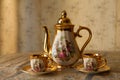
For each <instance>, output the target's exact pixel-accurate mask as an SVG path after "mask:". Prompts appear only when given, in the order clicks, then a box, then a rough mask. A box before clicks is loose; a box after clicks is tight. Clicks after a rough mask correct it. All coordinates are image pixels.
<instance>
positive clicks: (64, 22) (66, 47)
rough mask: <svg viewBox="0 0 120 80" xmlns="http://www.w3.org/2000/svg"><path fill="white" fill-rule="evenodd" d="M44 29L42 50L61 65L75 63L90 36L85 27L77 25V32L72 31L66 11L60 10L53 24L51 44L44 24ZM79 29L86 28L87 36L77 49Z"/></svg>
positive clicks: (90, 33) (72, 26)
mask: <svg viewBox="0 0 120 80" xmlns="http://www.w3.org/2000/svg"><path fill="white" fill-rule="evenodd" d="M44 29H45V39H44V51H45V52H47V53H49V56H50V58H52V59H53V61H55V62H56V63H57V64H59V65H61V66H70V65H73V64H75V63H76V62H77V61H78V59H80V58H81V59H82V55H81V54H82V53H83V51H84V49H85V47H86V46H87V44H88V43H89V42H90V40H91V38H92V32H91V30H90V29H89V28H87V27H82V26H79V29H78V30H77V32H73V29H74V25H73V24H72V23H71V21H70V19H69V18H68V17H67V13H66V11H65V10H64V11H62V13H61V17H60V18H59V20H58V21H57V24H56V25H55V30H56V34H55V38H54V41H53V45H52V47H51V45H50V39H49V32H48V29H47V27H46V26H44ZM81 30H87V31H88V32H89V37H88V39H87V40H86V42H85V43H84V45H83V47H82V48H81V49H79V47H78V45H77V42H76V40H75V38H76V37H82V36H81V35H80V34H79V32H80V31H81Z"/></svg>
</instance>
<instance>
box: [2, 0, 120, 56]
mask: <svg viewBox="0 0 120 80" xmlns="http://www.w3.org/2000/svg"><path fill="white" fill-rule="evenodd" d="M0 3H1V4H0V8H1V9H0V54H7V53H16V52H30V51H41V50H43V41H44V31H43V29H42V26H44V25H46V26H48V29H49V32H50V34H51V43H52V41H53V37H54V25H55V24H56V22H57V20H58V18H59V17H60V13H61V11H62V10H66V11H67V13H68V17H69V18H70V19H71V22H72V23H73V24H74V25H75V31H76V30H77V28H78V26H79V25H82V26H87V27H88V28H90V29H91V30H92V32H93V38H92V40H91V42H90V43H89V45H88V46H87V47H86V50H98V51H101V50H104V51H115V50H120V37H119V35H120V11H119V8H120V1H119V0H47V1H45V0H0ZM81 34H83V36H84V35H85V36H84V37H83V38H81V39H78V38H77V42H78V45H79V47H81V45H82V44H83V43H84V41H85V40H86V38H87V36H88V33H87V32H86V31H82V32H81Z"/></svg>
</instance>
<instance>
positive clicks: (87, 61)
mask: <svg viewBox="0 0 120 80" xmlns="http://www.w3.org/2000/svg"><path fill="white" fill-rule="evenodd" d="M106 64H107V62H106V59H105V58H103V57H102V56H101V55H100V54H97V53H96V54H93V53H85V54H83V65H84V69H85V70H87V71H97V70H98V69H99V68H102V67H104V66H105V65H106Z"/></svg>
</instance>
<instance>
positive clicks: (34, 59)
mask: <svg viewBox="0 0 120 80" xmlns="http://www.w3.org/2000/svg"><path fill="white" fill-rule="evenodd" d="M30 65H31V69H32V70H33V71H35V72H42V71H45V70H46V68H47V66H48V57H45V56H41V55H39V54H33V55H31V56H30Z"/></svg>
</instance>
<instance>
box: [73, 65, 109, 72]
mask: <svg viewBox="0 0 120 80" xmlns="http://www.w3.org/2000/svg"><path fill="white" fill-rule="evenodd" d="M75 69H76V70H77V71H80V72H83V73H87V74H97V73H101V72H106V71H109V70H110V67H109V66H107V65H105V66H104V67H102V68H100V69H98V70H97V71H87V70H85V69H84V67H83V65H79V66H77V67H75Z"/></svg>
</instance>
